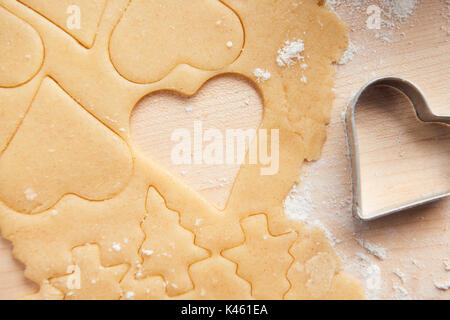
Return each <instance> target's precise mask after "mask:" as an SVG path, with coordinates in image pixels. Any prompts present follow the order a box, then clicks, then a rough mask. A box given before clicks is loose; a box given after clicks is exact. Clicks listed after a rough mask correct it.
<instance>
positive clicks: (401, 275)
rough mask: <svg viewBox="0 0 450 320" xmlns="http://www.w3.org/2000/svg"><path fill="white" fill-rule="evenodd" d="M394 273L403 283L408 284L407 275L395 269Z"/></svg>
mask: <svg viewBox="0 0 450 320" xmlns="http://www.w3.org/2000/svg"><path fill="white" fill-rule="evenodd" d="M393 273H394V274H395V275H396V276H397V277H398V278H399V279H400V280H401V281H402V283H405V282H406V274H404V273H403V272H402V271H401V270H400V269H398V268H397V269H395V270H394V271H393Z"/></svg>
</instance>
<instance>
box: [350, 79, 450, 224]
mask: <svg viewBox="0 0 450 320" xmlns="http://www.w3.org/2000/svg"><path fill="white" fill-rule="evenodd" d="M355 120H356V134H357V139H358V144H359V156H360V177H361V202H362V211H363V212H365V216H366V217H367V218H370V217H371V216H373V215H375V214H376V213H377V212H380V211H381V210H386V209H390V208H393V207H398V206H401V205H403V204H405V203H408V202H411V200H417V201H419V200H421V199H424V198H428V197H431V196H432V195H435V194H440V193H443V192H445V191H446V190H449V189H450V163H449V159H450V128H449V127H448V126H446V125H441V124H436V123H423V122H420V121H419V120H418V119H417V117H416V115H415V113H414V109H413V107H412V105H411V103H410V102H409V101H408V99H407V98H406V97H405V96H404V95H403V94H401V93H400V92H398V91H397V90H395V89H393V88H389V87H373V88H370V89H368V90H367V91H366V92H364V93H363V94H362V95H361V97H360V100H359V102H358V105H357V107H356V108H355Z"/></svg>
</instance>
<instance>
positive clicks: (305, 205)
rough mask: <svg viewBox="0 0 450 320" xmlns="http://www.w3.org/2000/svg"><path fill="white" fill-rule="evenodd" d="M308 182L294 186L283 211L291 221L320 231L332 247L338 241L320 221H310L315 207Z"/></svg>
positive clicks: (285, 201)
mask: <svg viewBox="0 0 450 320" xmlns="http://www.w3.org/2000/svg"><path fill="white" fill-rule="evenodd" d="M308 181H309V180H307V181H304V182H302V183H301V184H300V185H294V187H293V188H292V190H291V191H290V192H289V195H288V196H287V198H286V199H285V200H284V211H285V213H286V214H287V215H288V216H289V217H290V218H291V219H293V220H299V221H302V222H304V223H305V224H306V225H308V226H310V227H312V228H314V227H317V228H319V229H322V231H323V232H324V233H325V235H326V236H327V238H328V240H329V241H330V243H331V244H332V245H333V246H334V245H336V244H337V243H339V240H337V239H336V238H335V237H334V236H333V234H332V233H331V231H330V230H329V229H328V228H327V227H326V226H325V225H324V224H323V223H322V222H321V221H320V220H317V219H315V220H312V219H310V215H311V214H312V213H313V212H314V210H315V209H316V207H315V205H314V204H313V199H312V185H311V183H310V182H308Z"/></svg>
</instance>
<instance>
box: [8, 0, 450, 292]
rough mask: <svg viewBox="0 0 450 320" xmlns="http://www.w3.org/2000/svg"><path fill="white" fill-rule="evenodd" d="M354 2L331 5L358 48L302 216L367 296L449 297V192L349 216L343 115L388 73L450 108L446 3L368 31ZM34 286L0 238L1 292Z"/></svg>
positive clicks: (307, 186)
mask: <svg viewBox="0 0 450 320" xmlns="http://www.w3.org/2000/svg"><path fill="white" fill-rule="evenodd" d="M354 3H355V1H351V0H349V1H344V4H343V5H340V6H338V7H337V8H336V10H337V12H338V13H339V14H340V15H341V17H342V18H343V19H344V21H346V22H347V23H348V24H349V26H350V27H351V39H352V42H353V43H354V44H355V45H356V46H357V47H358V50H357V52H356V53H355V57H354V59H353V60H352V61H350V62H348V63H347V64H345V65H343V66H339V67H338V72H337V75H336V86H335V87H336V100H335V103H334V109H333V115H332V121H331V123H330V126H329V129H328V141H327V143H326V145H325V147H324V150H323V155H322V158H321V160H319V161H317V162H315V163H307V164H306V165H305V167H304V170H303V173H302V175H301V181H302V183H301V184H300V185H299V186H298V187H297V193H298V196H297V197H299V198H300V203H301V204H303V205H304V206H303V211H304V213H305V214H307V216H308V220H310V221H312V222H314V221H319V222H320V223H322V224H323V225H324V226H325V227H326V228H327V229H328V230H329V232H330V234H331V235H330V237H332V238H333V239H334V241H335V243H336V244H335V248H336V250H337V251H338V253H339V254H340V256H341V257H342V259H343V261H344V266H345V268H346V269H347V270H348V271H349V272H352V273H353V274H354V275H355V276H356V277H358V278H360V279H361V281H363V282H364V283H365V284H367V286H368V297H369V298H413V299H425V298H428V299H450V292H449V291H443V290H439V289H437V288H436V287H435V285H434V283H435V282H438V283H441V282H444V283H445V282H447V283H448V281H449V280H450V272H448V271H445V267H444V262H445V260H446V259H449V260H450V247H449V246H450V232H449V229H448V228H449V225H450V199H445V200H443V201H439V202H436V203H433V204H430V205H427V206H424V207H421V208H416V209H413V210H409V211H407V212H402V213H400V214H397V215H394V216H390V217H386V218H384V219H381V220H377V221H373V222H370V223H362V222H359V221H358V220H356V219H354V218H353V217H352V216H351V210H350V203H351V178H350V169H349V159H348V157H347V145H346V139H345V130H344V126H343V122H342V112H343V111H344V109H345V106H346V104H347V102H348V101H349V99H350V97H351V96H352V94H354V93H355V92H356V91H357V90H358V89H359V88H360V87H361V86H362V85H363V84H364V83H366V82H367V81H368V80H370V79H372V78H375V77H380V76H387V75H396V76H401V77H405V78H407V79H409V80H412V81H413V82H415V83H417V84H418V85H419V86H420V87H421V88H422V89H423V91H424V92H425V93H426V95H427V97H428V99H429V101H430V104H431V106H432V107H433V109H434V111H435V112H436V113H440V114H449V113H450V106H449V105H448V101H450V80H449V76H448V75H449V71H450V45H449V42H448V39H449V37H448V34H447V30H448V26H449V25H448V16H447V15H448V7H447V5H446V4H445V3H444V1H442V0H430V1H422V2H421V3H420V4H419V5H418V8H417V9H416V11H415V13H414V14H413V15H412V16H411V17H409V18H408V19H407V20H406V21H404V22H403V23H399V22H398V23H396V25H398V26H400V27H399V28H388V27H386V26H383V27H382V28H381V29H380V30H369V29H367V28H366V19H367V17H368V16H367V14H366V6H364V5H361V6H360V8H359V9H358V8H357V6H356V5H354ZM374 3H376V1H374ZM383 38H385V39H383ZM238 91H239V90H238ZM244 91H245V90H244ZM247 94H248V92H247V91H245V96H243V97H242V102H243V103H244V102H245V101H246V100H247ZM372 98H373V99H372V101H373V102H374V103H376V104H377V105H382V104H383V103H385V100H382V97H377V96H373V97H372ZM377 99H379V101H376V100H377ZM249 121H254V119H251V120H249ZM216 183H217V184H218V185H219V184H221V183H222V182H220V181H216ZM411 183H415V184H417V185H420V183H421V182H420V180H414V181H412V182H411ZM214 194H215V196H217V197H220V194H219V195H218V193H214ZM357 240H359V242H358V241H357ZM362 241H363V242H362ZM364 241H365V243H366V244H367V243H370V244H373V245H376V246H378V247H380V248H384V249H386V258H385V259H384V260H380V259H378V258H377V257H375V256H374V255H373V254H370V253H369V252H368V251H367V249H364V248H362V246H361V244H360V242H361V243H364ZM394 272H396V273H397V275H396V274H395V273H394ZM399 275H400V276H403V275H404V276H403V279H401V277H399ZM33 289H34V286H33V285H32V284H31V283H30V282H29V281H27V280H25V279H24V277H23V266H22V265H21V264H20V263H18V262H17V261H15V260H14V259H13V258H12V255H11V245H10V244H9V243H8V242H7V241H5V240H3V239H0V299H8V298H17V297H20V296H22V295H23V294H26V293H28V292H30V291H32V290H33Z"/></svg>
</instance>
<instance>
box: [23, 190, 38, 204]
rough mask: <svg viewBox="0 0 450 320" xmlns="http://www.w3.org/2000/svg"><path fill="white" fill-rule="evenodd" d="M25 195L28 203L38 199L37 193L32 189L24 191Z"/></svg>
mask: <svg viewBox="0 0 450 320" xmlns="http://www.w3.org/2000/svg"><path fill="white" fill-rule="evenodd" d="M24 193H25V198H26V199H27V200H28V201H33V200H34V199H35V198H36V197H37V193H36V192H34V190H33V189H32V188H28V189H26V190H25V191H24Z"/></svg>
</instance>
